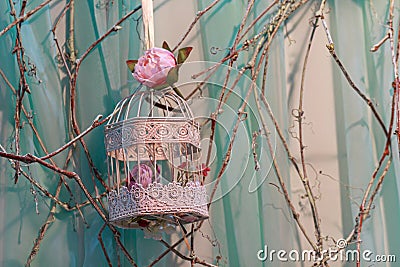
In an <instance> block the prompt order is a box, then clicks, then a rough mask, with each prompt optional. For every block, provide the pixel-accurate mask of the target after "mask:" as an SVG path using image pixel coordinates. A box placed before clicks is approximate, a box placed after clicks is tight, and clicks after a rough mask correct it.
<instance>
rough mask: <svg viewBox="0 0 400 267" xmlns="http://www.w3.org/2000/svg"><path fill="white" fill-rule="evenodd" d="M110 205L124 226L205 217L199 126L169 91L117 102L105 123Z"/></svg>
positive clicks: (113, 218) (112, 217)
mask: <svg viewBox="0 0 400 267" xmlns="http://www.w3.org/2000/svg"><path fill="white" fill-rule="evenodd" d="M105 145H106V150H107V162H108V177H109V178H108V185H109V188H110V191H109V192H108V209H109V220H110V222H111V223H113V224H115V225H117V226H119V227H123V228H140V227H142V228H145V227H148V226H149V225H153V226H154V225H155V226H157V227H158V226H160V228H162V225H164V226H165V222H166V221H167V222H168V224H178V223H182V224H185V223H191V222H195V221H199V220H203V219H206V218H208V209H207V204H208V199H207V193H206V189H205V186H204V185H203V182H204V178H205V177H204V176H205V175H207V173H205V172H204V170H205V169H204V168H205V166H204V165H203V164H201V161H200V160H201V153H200V128H199V125H198V123H196V122H195V121H194V118H193V114H192V111H191V110H190V108H189V106H188V104H187V103H186V102H185V101H184V100H183V99H182V98H181V97H179V96H177V95H176V94H174V93H173V92H172V91H168V90H162V91H155V90H145V91H141V92H138V93H136V94H134V95H131V96H129V97H127V98H125V99H123V100H122V101H120V102H119V103H118V104H117V106H116V108H115V110H114V113H113V116H112V117H111V118H110V120H109V122H108V124H107V125H106V128H105Z"/></svg>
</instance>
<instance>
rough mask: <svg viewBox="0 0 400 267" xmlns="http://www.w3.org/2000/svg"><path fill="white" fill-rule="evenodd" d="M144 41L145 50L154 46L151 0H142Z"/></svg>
mask: <svg viewBox="0 0 400 267" xmlns="http://www.w3.org/2000/svg"><path fill="white" fill-rule="evenodd" d="M142 16H143V27H144V41H145V45H146V50H147V49H150V48H152V47H154V17H153V0H142Z"/></svg>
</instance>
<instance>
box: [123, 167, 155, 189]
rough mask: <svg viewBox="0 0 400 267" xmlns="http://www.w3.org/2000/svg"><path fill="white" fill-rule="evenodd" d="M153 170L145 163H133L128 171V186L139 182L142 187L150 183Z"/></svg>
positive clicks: (130, 186)
mask: <svg viewBox="0 0 400 267" xmlns="http://www.w3.org/2000/svg"><path fill="white" fill-rule="evenodd" d="M152 177H153V171H152V170H151V167H150V166H148V165H146V164H143V163H141V164H139V165H135V167H133V169H132V170H131V171H130V172H129V182H128V188H129V189H131V188H132V187H134V186H135V185H136V184H141V185H142V186H143V187H144V188H146V187H147V186H149V184H151V183H152Z"/></svg>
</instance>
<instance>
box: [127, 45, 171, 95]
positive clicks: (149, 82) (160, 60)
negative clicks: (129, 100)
mask: <svg viewBox="0 0 400 267" xmlns="http://www.w3.org/2000/svg"><path fill="white" fill-rule="evenodd" d="M175 66H176V59H175V56H174V54H172V53H171V52H170V51H168V50H166V49H163V48H157V47H154V48H151V49H149V50H147V51H146V52H145V54H144V56H142V57H140V58H139V60H138V62H137V63H136V65H135V71H134V72H133V77H134V78H135V79H136V80H137V81H138V82H140V83H141V84H144V85H146V86H148V87H150V88H155V87H160V86H163V85H165V84H166V83H167V76H168V72H169V71H170V70H171V68H173V67H175Z"/></svg>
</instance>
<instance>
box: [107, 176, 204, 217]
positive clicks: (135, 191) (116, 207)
mask: <svg viewBox="0 0 400 267" xmlns="http://www.w3.org/2000/svg"><path fill="white" fill-rule="evenodd" d="M207 204H208V201H207V192H206V188H205V186H200V185H196V184H195V183H194V182H189V183H188V184H187V185H186V186H181V185H180V184H178V183H169V184H166V185H163V184H160V183H156V182H155V183H151V184H149V186H148V187H147V188H144V187H143V186H142V185H140V184H138V185H137V186H136V187H133V188H132V189H131V190H128V188H127V187H125V186H123V187H121V188H120V189H119V193H118V191H117V190H111V191H110V192H109V194H108V208H109V219H110V221H111V222H113V221H121V220H124V219H131V218H132V217H137V216H144V215H162V214H178V215H177V216H178V217H179V214H181V213H186V214H188V215H192V216H195V217H197V218H198V220H201V219H204V218H207V217H208V209H207ZM181 219H182V220H185V218H183V217H182V218H181Z"/></svg>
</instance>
